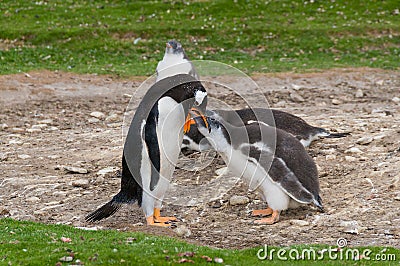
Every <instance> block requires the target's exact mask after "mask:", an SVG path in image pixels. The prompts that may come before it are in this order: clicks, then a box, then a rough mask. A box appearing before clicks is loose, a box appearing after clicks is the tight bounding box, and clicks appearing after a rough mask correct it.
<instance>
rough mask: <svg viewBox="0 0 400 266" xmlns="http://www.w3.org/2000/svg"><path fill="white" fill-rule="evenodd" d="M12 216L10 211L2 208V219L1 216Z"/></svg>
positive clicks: (0, 212)
mask: <svg viewBox="0 0 400 266" xmlns="http://www.w3.org/2000/svg"><path fill="white" fill-rule="evenodd" d="M9 215H10V211H9V210H8V209H6V208H4V207H0V217H1V216H9Z"/></svg>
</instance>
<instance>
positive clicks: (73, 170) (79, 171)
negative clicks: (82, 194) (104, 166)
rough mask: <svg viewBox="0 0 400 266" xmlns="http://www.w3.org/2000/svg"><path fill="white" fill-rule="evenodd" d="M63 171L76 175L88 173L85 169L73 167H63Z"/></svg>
mask: <svg viewBox="0 0 400 266" xmlns="http://www.w3.org/2000/svg"><path fill="white" fill-rule="evenodd" d="M63 168H64V170H65V171H67V172H71V173H77V174H87V173H88V172H89V171H88V170H87V169H85V168H81V167H74V166H64V167H63Z"/></svg>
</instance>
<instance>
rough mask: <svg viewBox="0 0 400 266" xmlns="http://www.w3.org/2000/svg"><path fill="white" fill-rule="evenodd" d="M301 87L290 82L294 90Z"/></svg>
mask: <svg viewBox="0 0 400 266" xmlns="http://www.w3.org/2000/svg"><path fill="white" fill-rule="evenodd" d="M301 88H302V87H301V85H296V84H292V89H294V90H296V91H297V90H300V89H301Z"/></svg>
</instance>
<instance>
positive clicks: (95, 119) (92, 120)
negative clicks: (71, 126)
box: [88, 117, 100, 124]
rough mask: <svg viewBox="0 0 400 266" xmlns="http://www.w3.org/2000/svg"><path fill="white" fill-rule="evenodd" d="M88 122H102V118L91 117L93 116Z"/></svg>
mask: <svg viewBox="0 0 400 266" xmlns="http://www.w3.org/2000/svg"><path fill="white" fill-rule="evenodd" d="M88 122H89V123H91V124H95V123H98V122H100V119H97V118H95V117H91V118H89V119H88Z"/></svg>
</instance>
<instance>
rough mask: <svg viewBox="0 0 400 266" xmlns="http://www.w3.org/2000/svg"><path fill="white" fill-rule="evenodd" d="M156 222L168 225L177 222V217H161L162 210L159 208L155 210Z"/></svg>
mask: <svg viewBox="0 0 400 266" xmlns="http://www.w3.org/2000/svg"><path fill="white" fill-rule="evenodd" d="M153 216H154V221H155V222H158V223H166V222H172V221H176V217H173V216H172V217H171V216H164V217H163V216H161V210H160V209H158V208H154V215H153Z"/></svg>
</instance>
